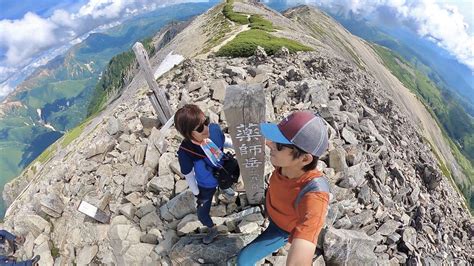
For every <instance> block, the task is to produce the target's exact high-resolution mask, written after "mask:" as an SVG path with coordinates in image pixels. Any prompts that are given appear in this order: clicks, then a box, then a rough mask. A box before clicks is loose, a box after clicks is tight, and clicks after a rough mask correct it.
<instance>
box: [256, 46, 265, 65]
mask: <svg viewBox="0 0 474 266" xmlns="http://www.w3.org/2000/svg"><path fill="white" fill-rule="evenodd" d="M254 56H255V60H256V61H257V62H262V61H265V59H267V57H268V56H267V53H266V52H265V49H263V47H261V46H257V48H256V49H255V52H254Z"/></svg>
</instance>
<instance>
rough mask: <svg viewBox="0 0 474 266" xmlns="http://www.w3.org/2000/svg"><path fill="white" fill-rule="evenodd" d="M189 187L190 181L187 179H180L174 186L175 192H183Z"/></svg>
mask: <svg viewBox="0 0 474 266" xmlns="http://www.w3.org/2000/svg"><path fill="white" fill-rule="evenodd" d="M187 188H188V183H187V182H186V180H181V179H180V180H178V181H176V184H175V186H174V193H175V194H180V193H181V192H183V191H185V190H186V189H187Z"/></svg>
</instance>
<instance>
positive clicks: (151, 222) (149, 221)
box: [140, 211, 162, 231]
mask: <svg viewBox="0 0 474 266" xmlns="http://www.w3.org/2000/svg"><path fill="white" fill-rule="evenodd" d="M161 226H162V223H161V219H160V216H158V214H156V212H155V211H152V212H150V213H148V214H146V215H145V216H143V217H142V218H141V219H140V228H141V229H142V231H147V230H148V229H151V228H154V227H161Z"/></svg>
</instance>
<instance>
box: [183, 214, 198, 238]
mask: <svg viewBox="0 0 474 266" xmlns="http://www.w3.org/2000/svg"><path fill="white" fill-rule="evenodd" d="M201 226H202V224H201V222H200V221H199V220H198V217H197V216H196V214H194V213H190V214H188V215H186V216H185V217H184V218H183V219H181V221H180V222H179V223H178V227H177V232H178V235H179V236H182V235H187V234H189V233H191V232H194V231H195V230H196V229H198V228H199V227H201Z"/></svg>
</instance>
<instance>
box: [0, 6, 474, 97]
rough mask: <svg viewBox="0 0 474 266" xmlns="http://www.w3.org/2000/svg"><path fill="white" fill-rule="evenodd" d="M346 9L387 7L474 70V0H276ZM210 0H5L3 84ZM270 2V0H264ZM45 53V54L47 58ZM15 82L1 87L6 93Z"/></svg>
mask: <svg viewBox="0 0 474 266" xmlns="http://www.w3.org/2000/svg"><path fill="white" fill-rule="evenodd" d="M276 1H283V2H284V1H287V2H292V3H293V2H297V3H306V4H316V5H323V6H325V7H334V8H339V9H341V8H343V9H344V10H345V11H347V12H348V11H352V12H353V13H354V14H357V15H360V16H371V15H373V14H376V13H379V14H382V13H381V12H382V11H383V15H384V16H388V17H387V20H391V21H392V22H393V21H395V22H396V23H401V24H404V25H408V26H409V27H410V28H411V29H413V31H415V32H416V33H417V34H418V35H419V36H420V37H425V38H428V39H430V40H432V41H433V42H435V43H437V44H438V45H439V46H440V47H442V48H444V49H445V50H447V51H448V52H449V53H451V54H452V55H453V56H455V58H457V60H458V61H459V62H461V63H463V64H465V65H467V66H468V67H469V68H471V70H474V37H473V32H474V29H473V24H474V23H473V16H474V14H473V13H474V10H473V1H472V0H462V1H456V0H276ZM183 2H208V1H207V0H17V1H12V0H0V83H2V81H4V80H6V79H7V78H8V77H11V76H12V75H13V74H15V73H17V72H18V71H19V70H20V69H22V68H23V67H25V66H27V65H32V64H35V63H36V64H38V65H41V64H44V63H46V61H47V60H49V59H50V57H44V54H45V53H46V52H49V53H50V54H51V52H50V51H51V50H54V49H57V50H56V52H57V53H59V52H61V50H59V47H64V46H65V45H67V44H73V43H75V42H78V40H80V39H81V36H82V37H83V36H85V35H87V34H88V33H89V32H91V31H93V30H96V29H98V28H100V27H107V25H111V24H113V23H116V22H117V21H119V20H122V19H123V18H125V17H130V16H133V15H135V14H138V13H143V12H146V11H151V10H154V9H156V8H157V7H162V6H166V5H171V4H177V3H183ZM263 2H265V1H263ZM42 56H43V57H44V58H43V60H42ZM10 90H12V88H11V87H7V86H6V87H1V86H0V96H2V95H5V94H6V93H7V92H8V91H10Z"/></svg>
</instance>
